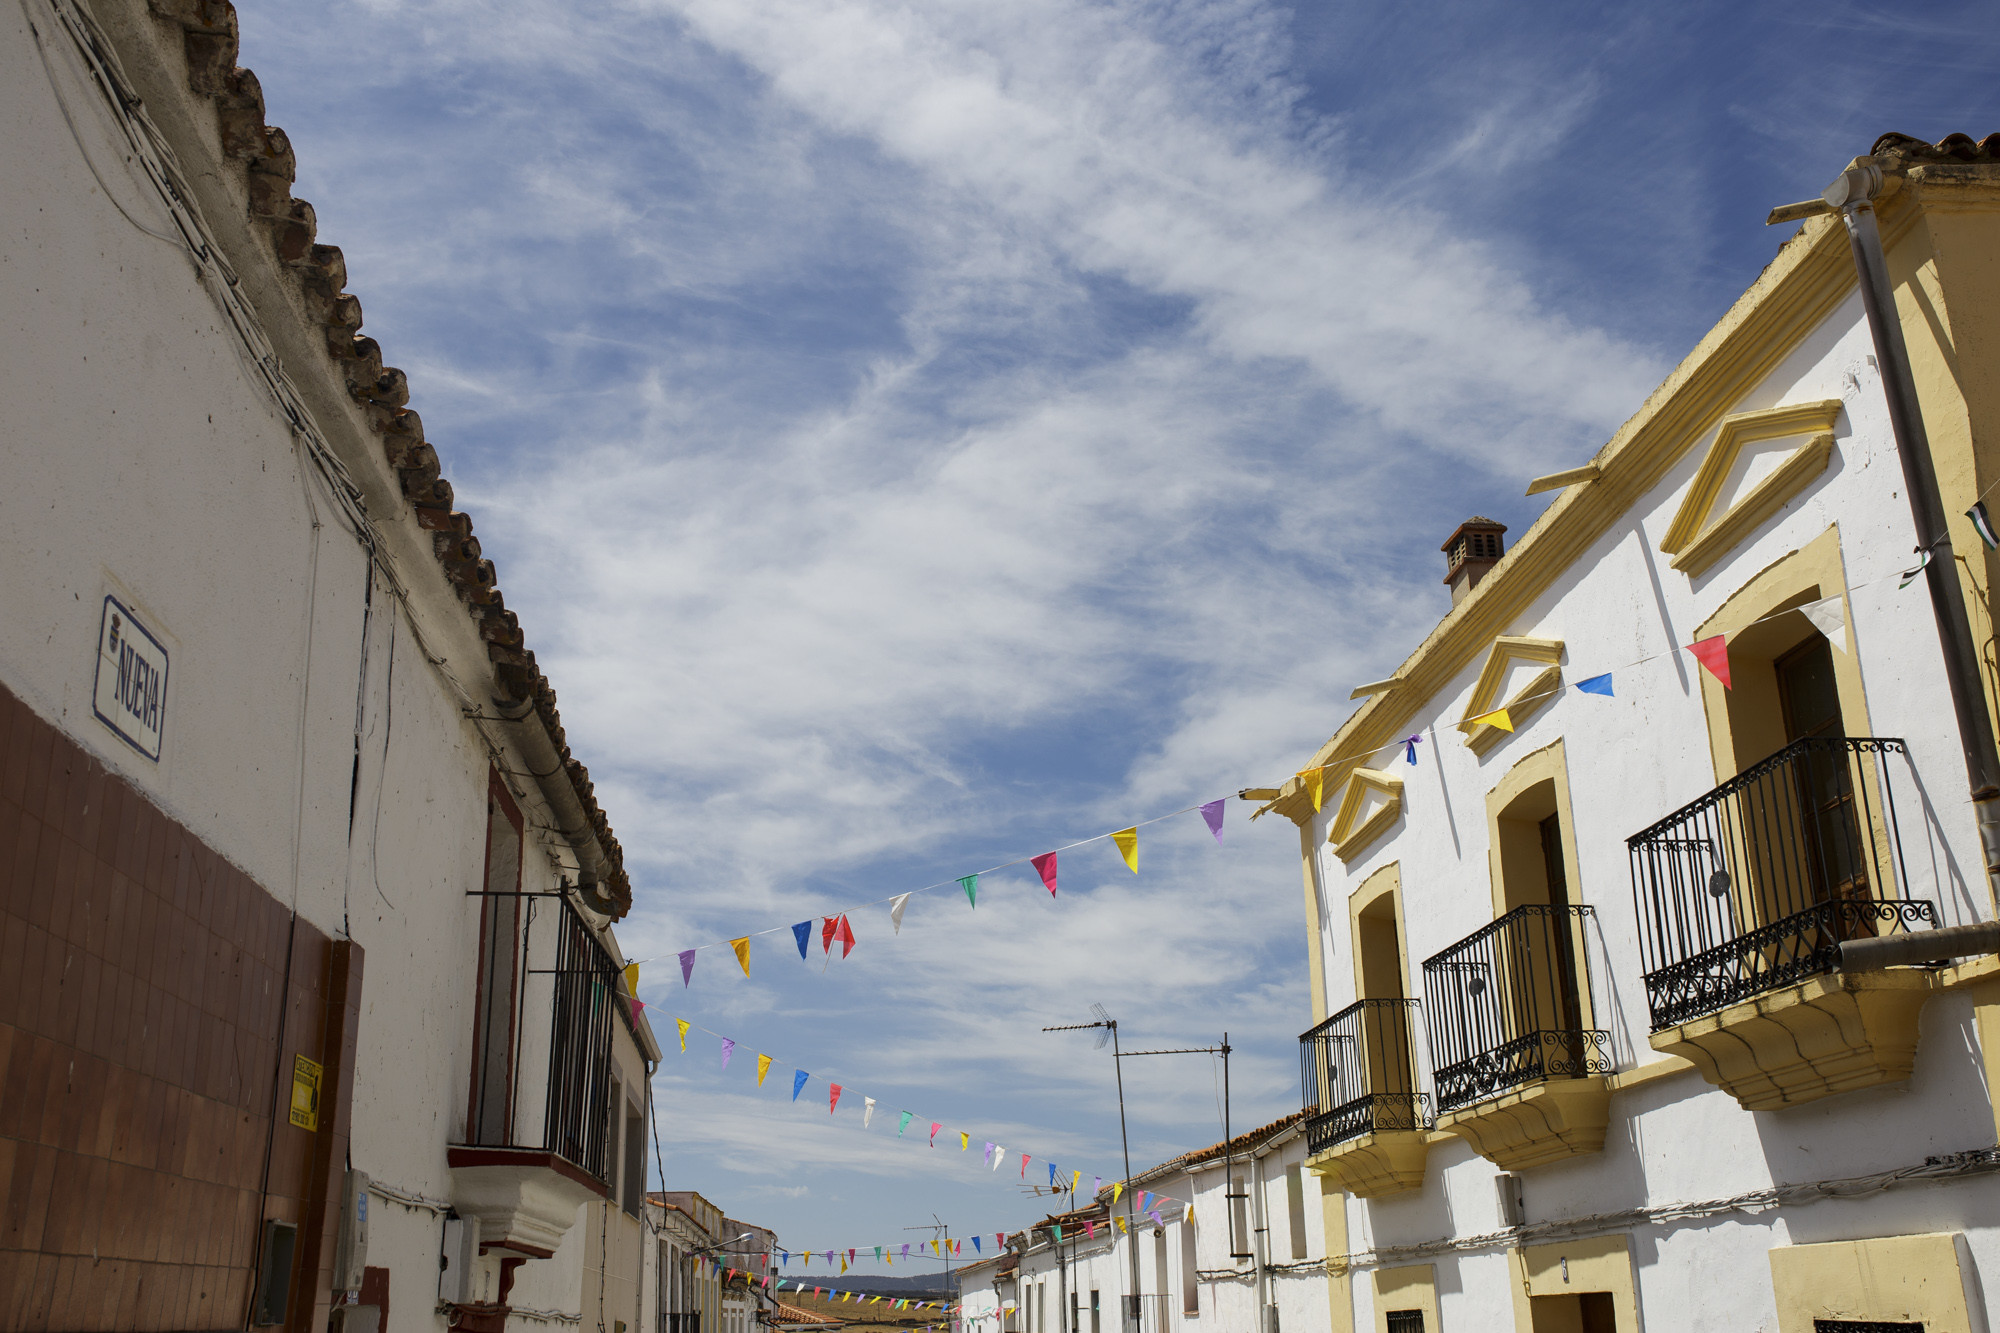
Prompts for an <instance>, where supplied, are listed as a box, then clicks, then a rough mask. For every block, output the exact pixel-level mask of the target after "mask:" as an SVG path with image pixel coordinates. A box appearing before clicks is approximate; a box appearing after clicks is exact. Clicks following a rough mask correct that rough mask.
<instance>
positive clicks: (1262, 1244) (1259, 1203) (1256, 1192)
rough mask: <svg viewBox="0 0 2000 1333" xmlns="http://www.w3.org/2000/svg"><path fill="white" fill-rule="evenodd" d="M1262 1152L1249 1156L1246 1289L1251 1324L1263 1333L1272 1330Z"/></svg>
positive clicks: (1268, 1229)
mask: <svg viewBox="0 0 2000 1333" xmlns="http://www.w3.org/2000/svg"><path fill="white" fill-rule="evenodd" d="M1264 1151H1268V1150H1263V1151H1258V1152H1256V1153H1253V1154H1251V1157H1250V1226H1251V1231H1250V1270H1251V1280H1250V1290H1251V1293H1252V1295H1253V1296H1254V1298H1255V1299H1256V1302H1257V1312H1256V1314H1255V1315H1254V1316H1253V1318H1254V1319H1255V1320H1256V1324H1255V1327H1257V1328H1261V1329H1263V1330H1264V1333H1276V1330H1274V1329H1271V1328H1270V1327H1269V1325H1270V1322H1271V1316H1270V1315H1269V1314H1268V1313H1267V1311H1268V1310H1269V1309H1270V1308H1271V1307H1270V1303H1269V1302H1268V1300H1267V1299H1266V1298H1265V1284H1266V1280H1267V1278H1268V1276H1269V1275H1268V1274H1267V1273H1266V1272H1265V1267H1264V1266H1265V1264H1266V1263H1268V1262H1269V1258H1268V1252H1269V1247H1270V1243H1271V1227H1270V1223H1269V1221H1268V1220H1267V1219H1266V1218H1265V1216H1264V1183H1265V1181H1266V1180H1267V1179H1268V1177H1267V1176H1266V1175H1265V1174H1264Z"/></svg>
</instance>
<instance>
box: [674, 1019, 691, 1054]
mask: <svg viewBox="0 0 2000 1333" xmlns="http://www.w3.org/2000/svg"><path fill="white" fill-rule="evenodd" d="M674 1026H675V1027H677V1028H679V1029H680V1030H681V1051H682V1052H683V1053H685V1052H686V1051H687V1048H688V1027H689V1024H688V1021H687V1020H686V1019H685V1018H676V1019H675V1020H674Z"/></svg>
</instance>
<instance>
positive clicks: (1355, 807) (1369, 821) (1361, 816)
mask: <svg viewBox="0 0 2000 1333" xmlns="http://www.w3.org/2000/svg"><path fill="white" fill-rule="evenodd" d="M1402 813H1403V780H1402V779H1401V778H1399V777H1396V776H1395V775H1394V774H1390V773H1383V772H1379V771H1377V770H1375V769H1372V768H1357V769H1355V770H1354V771H1353V772H1352V773H1350V774H1348V776H1347V785H1346V787H1344V788H1343V789H1342V790H1341V793H1340V808H1339V809H1338V810H1336V811H1335V812H1334V815H1333V827H1332V829H1331V830H1330V831H1329V832H1328V833H1327V836H1326V840H1327V841H1328V842H1330V843H1332V844H1333V853H1334V855H1335V856H1338V857H1339V858H1340V859H1341V860H1342V861H1352V860H1353V859H1354V858H1355V857H1356V856H1359V855H1360V854H1361V853H1362V851H1363V850H1365V849H1366V848H1367V846H1368V844H1369V843H1371V842H1373V841H1375V839H1377V838H1379V837H1380V836H1382V833H1383V831H1384V830H1386V829H1387V828H1388V827H1389V826H1390V825H1391V824H1393V823H1395V822H1396V818H1397V816H1399V815H1401V814H1402Z"/></svg>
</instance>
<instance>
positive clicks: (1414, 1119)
mask: <svg viewBox="0 0 2000 1333" xmlns="http://www.w3.org/2000/svg"><path fill="white" fill-rule="evenodd" d="M1416 1015H1417V1002H1416V1001H1415V1000H1356V1001H1355V1002H1354V1003H1353V1004H1350V1005H1348V1006H1347V1007H1346V1008H1345V1009H1343V1010H1341V1011H1340V1012H1339V1013H1337V1014H1335V1015H1333V1017H1331V1018H1329V1019H1327V1020H1326V1021H1325V1022H1323V1023H1320V1024H1317V1025H1316V1026H1314V1027H1312V1028H1311V1029H1309V1030H1308V1031H1306V1032H1304V1033H1301V1034H1300V1036H1299V1080H1300V1085H1301V1087H1302V1088H1303V1089H1304V1091H1305V1103H1306V1151H1307V1152H1309V1153H1316V1152H1323V1151H1325V1150H1326V1149H1328V1148H1331V1147H1332V1146H1333V1145H1334V1144H1336V1143H1344V1142H1346V1141H1347V1140H1348V1139H1353V1138H1359V1137H1360V1136H1361V1135H1363V1134H1372V1133H1375V1132H1377V1131H1380V1130H1415V1129H1429V1128H1430V1127H1431V1099H1430V1098H1429V1097H1428V1096H1426V1095H1425V1094H1423V1093H1421V1092H1418V1091H1417V1081H1416V1068H1415V1060H1414V1057H1413V1054H1412V1050H1411V1046H1410V1028H1411V1024H1412V1023H1414V1022H1415V1021H1416Z"/></svg>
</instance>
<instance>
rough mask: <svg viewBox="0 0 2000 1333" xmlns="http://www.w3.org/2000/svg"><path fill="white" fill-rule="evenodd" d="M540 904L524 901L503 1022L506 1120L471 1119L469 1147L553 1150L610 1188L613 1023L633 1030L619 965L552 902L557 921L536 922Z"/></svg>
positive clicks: (578, 920)
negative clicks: (506, 1027)
mask: <svg viewBox="0 0 2000 1333" xmlns="http://www.w3.org/2000/svg"><path fill="white" fill-rule="evenodd" d="M546 901H548V900H546V899H542V900H535V899H530V900H528V916H527V920H526V922H525V923H524V927H523V929H522V932H521V935H520V940H519V944H518V954H517V957H518V960H519V963H518V967H519V974H520V985H519V986H518V988H517V990H516V995H517V1005H518V1007H517V1009H516V1011H515V1012H514V1013H513V1014H512V1015H511V1016H506V1021H507V1022H509V1024H510V1025H511V1028H512V1035H513V1042H512V1046H513V1049H512V1050H511V1051H508V1052H506V1053H505V1054H506V1057H507V1069H506V1071H505V1076H506V1077H507V1080H508V1083H507V1089H506V1091H507V1109H508V1112H509V1114H507V1115H506V1116H505V1117H504V1118H502V1117H497V1116H482V1117H479V1118H477V1120H476V1121H475V1123H474V1125H473V1127H472V1133H471V1135H470V1136H469V1137H468V1139H467V1144H468V1146H472V1147H491V1148H518V1149H527V1150H532V1151H540V1152H547V1153H553V1154H555V1155H556V1156H558V1157H560V1158H562V1159H563V1161H565V1162H567V1163H569V1164H570V1165H571V1166H573V1167H577V1168H580V1169H581V1170H582V1171H583V1172H584V1173H585V1174H587V1175H589V1176H591V1177H592V1178H594V1179H596V1180H598V1181H601V1182H607V1183H608V1182H609V1179H610V1176H609V1171H610V1169H611V1168H610V1165H609V1163H610V1143H609V1140H608V1138H607V1135H608V1132H609V1126H610V1100H609V1098H610V1085H611V1025H612V1023H613V1022H615V1021H623V1022H624V1023H625V1025H626V1026H627V1027H628V1028H630V1027H632V1025H633V1020H632V1014H631V1010H630V1008H629V1006H628V1004H627V1002H626V1000H625V999H624V998H623V997H622V996H621V995H620V994H619V993H618V979H619V969H618V966H617V964H616V963H615V962H613V961H612V958H611V955H610V953H609V952H607V951H606V949H605V948H604V945H603V944H602V943H601V942H600V941H599V940H598V938H597V936H596V935H595V934H593V933H592V932H591V929H590V927H589V926H588V925H586V924H585V923H584V920H583V916H582V914H581V913H579V912H578V911H577V910H576V908H575V907H574V906H572V905H571V904H570V902H569V900H568V899H567V898H559V899H556V900H555V901H556V911H555V920H554V921H553V922H552V923H537V922H536V920H535V917H536V916H537V915H538V908H539V907H540V904H541V903H542V902H546ZM538 924H539V928H538ZM551 927H552V928H551ZM614 1015H615V1017H614Z"/></svg>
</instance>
